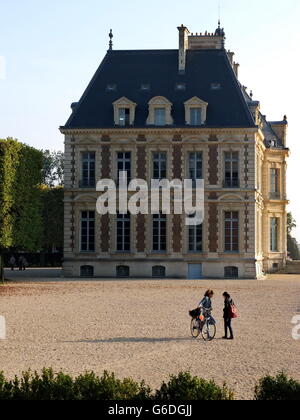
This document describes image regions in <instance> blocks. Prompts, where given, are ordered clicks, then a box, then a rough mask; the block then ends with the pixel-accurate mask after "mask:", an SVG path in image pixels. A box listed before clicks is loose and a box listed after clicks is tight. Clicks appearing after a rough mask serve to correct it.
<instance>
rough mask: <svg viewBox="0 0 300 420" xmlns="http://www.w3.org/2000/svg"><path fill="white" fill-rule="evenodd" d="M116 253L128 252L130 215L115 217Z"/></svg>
mask: <svg viewBox="0 0 300 420" xmlns="http://www.w3.org/2000/svg"><path fill="white" fill-rule="evenodd" d="M117 251H119V252H126V251H130V214H129V213H127V214H118V216H117Z"/></svg>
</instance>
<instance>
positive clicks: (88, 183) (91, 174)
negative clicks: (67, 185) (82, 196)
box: [80, 152, 96, 188]
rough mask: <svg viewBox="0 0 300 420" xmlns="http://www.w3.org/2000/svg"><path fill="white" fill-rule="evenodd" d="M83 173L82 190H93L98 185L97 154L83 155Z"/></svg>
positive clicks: (88, 153)
mask: <svg viewBox="0 0 300 420" xmlns="http://www.w3.org/2000/svg"><path fill="white" fill-rule="evenodd" d="M81 160H82V171H81V182H80V187H81V188H92V187H95V185H96V172H95V170H96V153H95V152H84V153H82V155H81Z"/></svg>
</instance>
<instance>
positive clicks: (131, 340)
mask: <svg viewBox="0 0 300 420" xmlns="http://www.w3.org/2000/svg"><path fill="white" fill-rule="evenodd" d="M187 341H195V340H194V339H193V338H192V337H190V338H189V337H176V338H175V337H174V338H172V337H166V338H149V337H114V338H107V339H103V340H88V339H86V340H76V341H65V343H91V344H112V343H171V342H174V343H176V342H177V343H179V342H187Z"/></svg>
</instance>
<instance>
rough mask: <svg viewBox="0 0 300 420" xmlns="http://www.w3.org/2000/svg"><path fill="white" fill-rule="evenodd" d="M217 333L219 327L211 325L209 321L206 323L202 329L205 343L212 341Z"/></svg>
mask: <svg viewBox="0 0 300 420" xmlns="http://www.w3.org/2000/svg"><path fill="white" fill-rule="evenodd" d="M216 332H217V327H216V325H215V324H211V323H210V322H209V321H206V322H205V324H204V326H203V328H202V338H203V340H205V341H212V340H213V339H214V338H215V336H216Z"/></svg>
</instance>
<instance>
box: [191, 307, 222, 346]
mask: <svg viewBox="0 0 300 420" xmlns="http://www.w3.org/2000/svg"><path fill="white" fill-rule="evenodd" d="M202 312H203V313H202V314H200V315H198V316H197V317H196V318H192V321H191V333H192V337H193V338H195V339H196V338H198V337H199V335H200V334H201V335H202V338H203V340H204V341H212V340H213V339H214V338H215V336H216V333H217V327H216V323H215V321H214V319H213V318H212V316H211V310H207V309H204V308H203V309H202Z"/></svg>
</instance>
